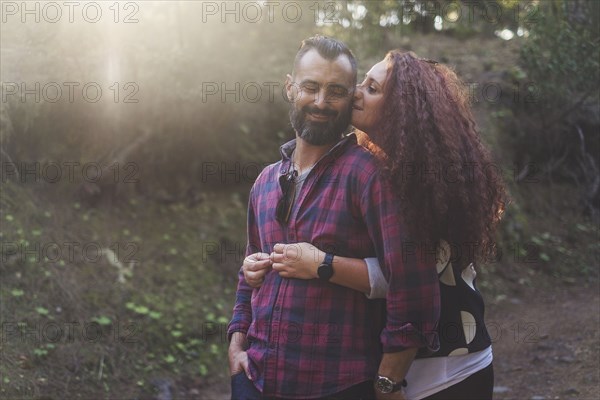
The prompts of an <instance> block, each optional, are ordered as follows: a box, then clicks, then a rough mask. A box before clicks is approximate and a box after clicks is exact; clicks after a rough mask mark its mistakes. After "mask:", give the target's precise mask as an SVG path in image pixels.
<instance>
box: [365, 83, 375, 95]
mask: <svg viewBox="0 0 600 400" xmlns="http://www.w3.org/2000/svg"><path fill="white" fill-rule="evenodd" d="M367 91H368V92H369V93H371V94H373V93H375V92H377V89H376V88H375V87H373V85H369V87H368V88H367Z"/></svg>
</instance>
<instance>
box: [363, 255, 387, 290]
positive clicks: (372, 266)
mask: <svg viewBox="0 0 600 400" xmlns="http://www.w3.org/2000/svg"><path fill="white" fill-rule="evenodd" d="M365 262H366V263H367V271H368V272H369V286H371V292H370V293H369V294H367V295H366V296H367V298H368V299H385V298H386V296H387V292H388V289H389V287H390V285H389V284H388V282H387V281H386V280H385V277H384V276H383V272H381V267H380V266H379V260H378V259H377V258H376V257H373V258H365Z"/></svg>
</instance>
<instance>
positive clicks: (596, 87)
mask: <svg viewBox="0 0 600 400" xmlns="http://www.w3.org/2000/svg"><path fill="white" fill-rule="evenodd" d="M598 11H599V3H598V2H595V1H584V0H577V1H562V0H557V1H548V2H542V3H540V9H539V12H538V18H537V19H536V20H535V21H534V22H535V23H531V24H529V25H528V26H527V28H528V33H529V38H528V39H527V40H526V41H525V42H524V44H523V46H522V48H521V52H520V64H521V66H520V68H515V69H513V70H512V71H510V73H509V74H508V76H507V80H510V81H511V82H512V85H513V87H517V88H518V89H520V92H519V96H513V99H512V101H510V108H511V111H512V114H511V115H510V118H506V119H505V120H504V130H505V132H506V135H505V136H504V140H503V142H502V143H503V145H504V146H505V147H506V148H507V150H508V149H510V150H511V151H512V154H513V160H512V161H513V163H514V164H515V165H520V166H522V167H523V166H525V165H528V166H530V167H531V168H530V171H529V172H528V171H527V169H525V168H523V170H522V174H521V178H526V177H527V176H531V175H536V176H537V178H538V179H540V178H546V179H553V180H558V181H570V182H572V183H575V184H576V185H577V191H578V192H579V196H580V199H581V203H582V205H583V209H584V211H585V212H586V213H588V214H590V215H591V216H592V217H593V218H594V219H596V220H598V218H600V184H599V182H600V157H599V154H600V137H599V136H598V134H597V132H598V130H599V129H600V111H599V110H600V97H599V96H600V75H599V74H598V71H599V70H600V33H599V31H598Z"/></svg>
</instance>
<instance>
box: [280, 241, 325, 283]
mask: <svg viewBox="0 0 600 400" xmlns="http://www.w3.org/2000/svg"><path fill="white" fill-rule="evenodd" d="M324 259H325V253H323V252H322V251H321V250H319V249H317V248H316V247H315V246H313V245H312V244H310V243H306V242H302V243H293V244H282V243H278V244H276V245H275V246H274V247H273V253H271V260H272V261H273V269H274V270H275V271H277V272H279V276H281V277H282V278H296V279H316V278H318V277H319V275H318V274H317V269H318V268H319V265H321V263H322V262H323V260H324Z"/></svg>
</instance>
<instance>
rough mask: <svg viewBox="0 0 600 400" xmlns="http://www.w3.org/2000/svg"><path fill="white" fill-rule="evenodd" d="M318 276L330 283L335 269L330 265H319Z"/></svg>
mask: <svg viewBox="0 0 600 400" xmlns="http://www.w3.org/2000/svg"><path fill="white" fill-rule="evenodd" d="M317 274H318V275H319V278H320V279H323V280H325V281H328V280H329V279H330V278H331V277H332V276H333V267H332V266H331V265H329V264H321V265H319V269H318V270H317Z"/></svg>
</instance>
